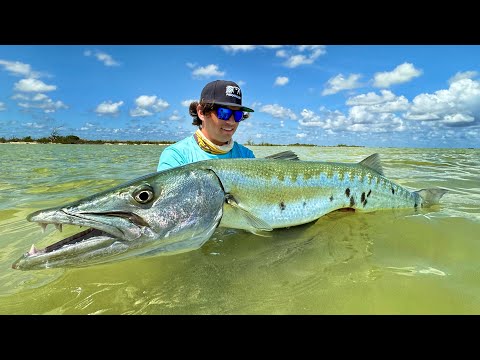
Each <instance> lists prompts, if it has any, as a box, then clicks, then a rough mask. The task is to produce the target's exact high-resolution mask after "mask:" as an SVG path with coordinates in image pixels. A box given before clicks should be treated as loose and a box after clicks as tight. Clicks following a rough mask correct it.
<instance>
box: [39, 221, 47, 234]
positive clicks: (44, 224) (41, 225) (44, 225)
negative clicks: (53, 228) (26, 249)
mask: <svg viewBox="0 0 480 360" xmlns="http://www.w3.org/2000/svg"><path fill="white" fill-rule="evenodd" d="M39 225H40V227H41V228H42V234H45V229H46V228H47V225H48V224H47V223H39Z"/></svg>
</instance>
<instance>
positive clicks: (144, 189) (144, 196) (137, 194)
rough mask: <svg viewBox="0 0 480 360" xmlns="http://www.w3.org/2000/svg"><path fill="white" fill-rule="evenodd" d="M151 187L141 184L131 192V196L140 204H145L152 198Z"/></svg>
mask: <svg viewBox="0 0 480 360" xmlns="http://www.w3.org/2000/svg"><path fill="white" fill-rule="evenodd" d="M153 195H154V192H153V189H152V188H151V187H150V186H149V185H143V186H141V187H139V188H137V189H135V191H134V192H133V194H132V196H133V198H134V199H135V201H137V202H139V203H140V204H146V203H148V202H150V201H151V200H152V199H153Z"/></svg>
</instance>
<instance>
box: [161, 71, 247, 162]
mask: <svg viewBox="0 0 480 360" xmlns="http://www.w3.org/2000/svg"><path fill="white" fill-rule="evenodd" d="M250 112H253V110H252V109H250V108H248V107H246V106H242V92H241V90H240V87H239V86H238V85H237V84H236V83H234V82H233V81H226V80H215V81H212V82H210V83H208V84H207V85H205V87H204V88H203V90H202V93H201V95H200V101H199V102H197V101H193V102H192V103H191V104H190V107H189V113H190V116H192V117H193V122H192V125H195V126H198V130H197V131H196V132H195V133H194V134H193V135H192V136H189V137H187V138H185V139H183V140H180V141H178V142H176V143H175V144H173V145H170V146H168V147H166V148H165V150H163V152H162V153H161V154H160V160H159V163H158V167H157V171H160V170H165V169H169V168H172V167H176V166H180V165H185V164H189V163H192V162H196V161H200V160H208V159H226V158H228V159H230V158H254V157H255V155H254V154H253V152H252V151H251V150H250V149H248V148H247V147H245V146H243V145H241V144H239V143H237V142H236V141H233V139H232V137H233V134H235V131H237V128H238V125H239V124H240V122H241V121H243V120H245V119H247V118H248V117H249V115H250V114H249V113H250Z"/></svg>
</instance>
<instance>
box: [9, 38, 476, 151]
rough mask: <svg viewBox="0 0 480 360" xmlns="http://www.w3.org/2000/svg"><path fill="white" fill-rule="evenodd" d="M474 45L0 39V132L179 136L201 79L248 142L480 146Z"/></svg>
mask: <svg viewBox="0 0 480 360" xmlns="http://www.w3.org/2000/svg"><path fill="white" fill-rule="evenodd" d="M479 74H480V46H479V45H100V44H96V45H0V137H4V138H6V139H9V138H12V137H17V138H23V137H26V136H31V137H32V138H41V137H48V136H49V135H50V134H51V133H52V131H53V130H55V131H56V132H57V133H58V134H59V135H62V136H67V135H76V136H79V137H80V138H82V139H89V140H97V139H100V140H146V141H163V140H168V141H178V140H181V139H183V138H185V137H187V136H189V135H191V134H192V133H193V132H194V131H195V130H196V129H197V127H196V126H193V125H192V118H191V116H190V115H189V114H188V106H189V104H190V102H191V101H198V100H199V97H200V93H201V91H202V88H203V87H204V86H205V84H207V83H208V82H210V81H213V80H217V79H225V80H232V81H235V82H236V83H237V84H238V85H239V86H240V88H241V89H242V93H243V104H244V105H245V106H248V107H250V108H253V109H254V110H255V112H254V113H252V114H251V116H250V118H249V119H247V120H245V121H243V122H241V123H240V125H239V127H238V129H237V132H236V133H235V135H234V140H236V141H237V142H239V143H243V144H245V143H247V142H248V143H250V144H261V143H270V144H294V143H302V144H315V145H323V146H335V145H339V144H345V145H357V146H367V147H415V148H422V147H428V148H451V147H456V148H468V147H474V148H478V147H479V143H480V140H479V139H480V76H479Z"/></svg>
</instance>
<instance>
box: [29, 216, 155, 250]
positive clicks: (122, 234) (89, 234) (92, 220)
mask: <svg viewBox="0 0 480 360" xmlns="http://www.w3.org/2000/svg"><path fill="white" fill-rule="evenodd" d="M110 217H114V218H120V219H124V220H126V221H127V222H128V223H129V224H130V225H134V227H135V228H137V229H138V228H139V227H149V225H148V223H147V222H146V221H145V220H144V219H143V218H142V217H140V216H139V215H137V214H134V213H131V212H124V211H110V212H80V213H78V212H77V213H72V212H68V211H67V210H65V209H59V210H53V211H38V212H35V213H32V214H30V215H28V216H27V220H28V221H31V222H36V223H37V224H38V225H40V227H41V228H42V231H45V229H46V227H47V225H49V224H53V225H54V226H55V228H56V229H57V230H59V231H60V232H61V231H62V230H63V225H64V224H65V225H79V226H89V228H88V229H87V230H84V231H80V232H78V233H76V234H73V235H71V236H69V237H67V238H64V239H62V240H59V241H57V242H55V243H53V244H51V245H48V246H46V247H45V248H43V249H37V248H36V247H35V245H32V247H31V248H30V250H29V251H28V252H27V253H25V254H24V257H33V256H38V255H45V254H49V253H52V252H55V251H58V250H60V249H63V248H65V247H67V246H69V247H71V246H75V245H76V244H79V243H81V242H84V241H85V242H86V241H88V240H89V239H91V238H97V237H100V236H103V237H108V238H111V239H116V240H119V241H121V240H133V239H134V238H135V237H136V236H133V232H132V231H127V230H126V229H125V230H124V229H122V228H121V227H119V226H114V225H111V224H108V223H107V219H108V218H110Z"/></svg>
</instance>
